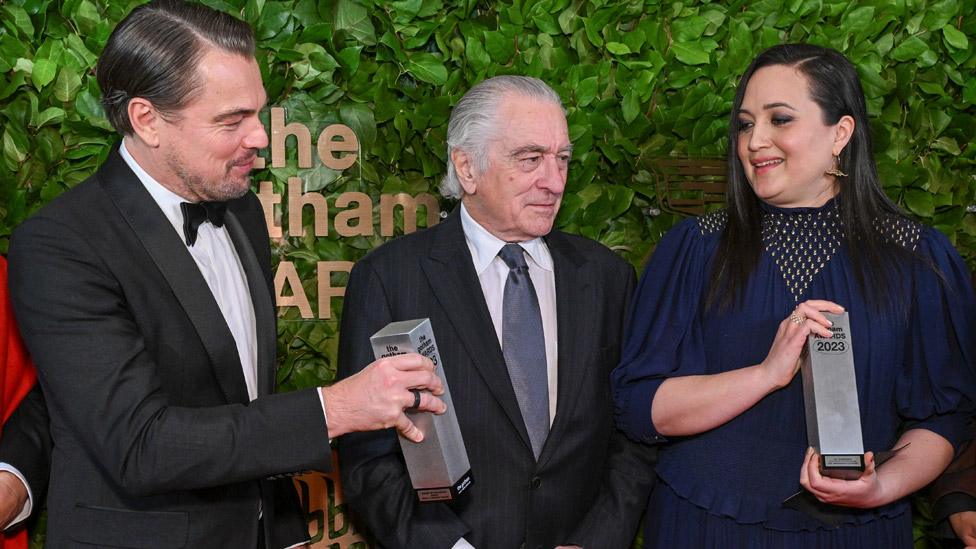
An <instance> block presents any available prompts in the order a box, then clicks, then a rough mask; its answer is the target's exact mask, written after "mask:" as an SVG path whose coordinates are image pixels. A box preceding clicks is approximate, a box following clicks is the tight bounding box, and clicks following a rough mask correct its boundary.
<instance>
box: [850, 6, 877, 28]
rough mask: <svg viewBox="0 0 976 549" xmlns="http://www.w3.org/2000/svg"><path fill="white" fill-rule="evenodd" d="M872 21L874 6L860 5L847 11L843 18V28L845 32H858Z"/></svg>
mask: <svg viewBox="0 0 976 549" xmlns="http://www.w3.org/2000/svg"><path fill="white" fill-rule="evenodd" d="M873 22H874V6H862V7H860V8H855V9H853V10H851V11H850V12H848V14H847V15H846V16H845V17H844V20H843V23H842V25H843V29H844V32H847V33H851V34H854V33H858V32H861V31H864V30H865V29H867V28H868V27H869V26H870V25H871V23H873Z"/></svg>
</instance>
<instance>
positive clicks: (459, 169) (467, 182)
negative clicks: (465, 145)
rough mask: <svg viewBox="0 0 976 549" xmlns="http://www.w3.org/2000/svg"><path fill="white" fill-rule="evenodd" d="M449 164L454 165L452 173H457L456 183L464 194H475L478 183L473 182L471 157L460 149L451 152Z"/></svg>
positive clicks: (473, 174) (473, 173)
mask: <svg viewBox="0 0 976 549" xmlns="http://www.w3.org/2000/svg"><path fill="white" fill-rule="evenodd" d="M451 162H453V163H454V172H455V173H457V176H458V181H460V182H461V188H463V189H464V193H465V194H475V191H477V190H478V183H477V182H476V181H475V172H474V162H473V161H472V158H471V155H469V154H468V153H467V152H465V151H462V150H460V149H454V150H453V151H451Z"/></svg>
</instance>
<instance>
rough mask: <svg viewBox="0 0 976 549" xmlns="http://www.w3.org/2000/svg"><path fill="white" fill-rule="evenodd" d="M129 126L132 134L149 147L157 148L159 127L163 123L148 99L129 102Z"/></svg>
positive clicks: (135, 98)
mask: <svg viewBox="0 0 976 549" xmlns="http://www.w3.org/2000/svg"><path fill="white" fill-rule="evenodd" d="M128 111H129V124H131V125H132V132H133V133H134V134H135V135H136V136H137V137H138V138H139V140H140V141H142V142H144V143H145V144H146V145H147V146H149V147H153V148H155V147H158V146H159V130H160V125H161V124H162V123H163V122H164V120H163V119H162V117H161V116H160V114H159V111H157V110H156V107H155V106H153V104H152V103H151V102H149V100H148V99H144V98H142V97H133V98H132V99H130V100H129V106H128Z"/></svg>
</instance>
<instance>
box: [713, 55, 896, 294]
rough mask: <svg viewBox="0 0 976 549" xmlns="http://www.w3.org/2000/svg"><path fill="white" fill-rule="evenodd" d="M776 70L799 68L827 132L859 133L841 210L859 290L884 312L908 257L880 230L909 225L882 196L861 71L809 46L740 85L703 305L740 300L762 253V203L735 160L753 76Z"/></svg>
mask: <svg viewBox="0 0 976 549" xmlns="http://www.w3.org/2000/svg"><path fill="white" fill-rule="evenodd" d="M774 65H782V66H787V67H794V68H796V70H797V71H799V72H800V73H801V74H803V75H804V76H805V77H806V79H807V84H808V86H809V90H808V91H809V94H810V98H811V99H813V101H814V102H815V103H816V104H817V105H818V106H819V107H820V109H821V110H822V111H823V122H824V124H828V125H832V124H836V123H837V122H838V121H839V120H840V119H841V117H843V116H850V117H851V118H853V119H854V133H853V135H852V136H851V139H850V141H849V142H848V143H847V146H846V147H844V150H843V151H842V152H841V154H840V159H839V167H840V169H841V170H842V171H844V172H846V173H847V174H848V177H846V178H844V180H843V182H842V183H841V184H840V192H839V194H838V196H837V208H838V213H839V215H840V220H841V224H842V226H843V231H844V236H845V243H846V246H847V255H848V257H850V259H851V264H852V267H853V271H854V274H855V277H856V279H857V282H858V285H859V286H860V288H861V290H862V291H863V293H864V294H866V297H867V301H868V303H871V304H872V305H874V306H879V305H881V304H882V303H883V302H884V301H885V298H886V297H888V293H889V290H890V289H892V284H893V283H894V281H892V280H891V278H890V273H891V272H892V269H896V268H897V267H896V262H897V260H896V259H895V258H898V257H903V256H904V255H905V250H904V249H903V248H901V247H900V246H898V245H897V244H894V243H893V242H891V241H890V240H889V239H888V238H886V237H885V236H884V235H883V234H881V232H880V231H879V224H883V223H882V222H884V221H889V222H890V221H892V220H898V219H902V220H905V219H907V217H906V216H905V214H904V213H903V212H902V211H901V209H900V208H898V206H896V205H895V204H894V203H893V202H892V201H891V200H890V199H889V198H888V196H887V195H885V193H884V190H882V188H881V184H880V182H879V180H878V171H877V169H876V168H875V164H874V157H873V151H872V145H871V131H870V122H869V120H868V114H867V107H866V104H865V100H864V91H863V89H862V88H861V80H860V78H859V77H858V75H857V70H856V69H855V68H854V65H852V64H851V62H850V61H848V60H847V58H846V57H844V56H843V55H842V54H841V53H840V52H837V51H835V50H832V49H830V48H824V47H820V46H814V45H812V44H780V45H778V46H773V47H772V48H769V49H768V50H766V51H764V52H762V53H760V54H759V56H758V57H756V59H755V60H753V62H752V64H751V65H749V68H748V69H746V72H745V74H743V75H742V79H741V80H740V81H739V86H738V88H737V89H736V92H735V100H734V101H733V103H732V118H731V121H730V123H729V150H728V186H727V188H726V203H727V206H728V222H727V224H726V226H725V229H724V230H723V232H722V237H721V240H720V242H719V247H718V250H717V252H716V256H715V263H714V265H713V268H712V274H711V280H710V285H709V292H708V299H707V300H706V304H707V306H712V305H716V304H718V305H720V306H723V307H726V306H731V305H732V304H733V302H735V301H737V300H738V299H741V298H742V295H743V289H744V288H745V285H746V283H747V281H748V279H749V276H750V275H751V274H752V272H753V270H754V269H755V268H756V265H758V263H759V257H760V255H761V253H762V246H763V241H762V227H761V218H762V215H761V210H760V206H759V198H758V197H757V196H756V194H755V192H753V190H752V187H751V186H750V185H749V181H748V180H747V179H746V176H745V171H744V169H743V167H742V164H741V162H740V161H739V156H738V140H739V131H740V128H739V116H738V114H739V109H740V108H741V107H742V100H743V97H744V96H745V92H746V86H747V85H748V84H749V80H750V79H751V78H752V75H753V74H755V72H756V71H757V70H759V69H761V68H763V67H768V66H774ZM886 274H887V275H889V276H886ZM868 281H870V283H868Z"/></svg>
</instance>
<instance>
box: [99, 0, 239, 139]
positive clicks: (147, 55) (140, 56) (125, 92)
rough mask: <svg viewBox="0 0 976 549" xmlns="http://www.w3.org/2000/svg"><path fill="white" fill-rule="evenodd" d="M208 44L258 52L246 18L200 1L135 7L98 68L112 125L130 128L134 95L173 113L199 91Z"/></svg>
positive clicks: (170, 0)
mask: <svg viewBox="0 0 976 549" xmlns="http://www.w3.org/2000/svg"><path fill="white" fill-rule="evenodd" d="M209 48H220V49H223V50H226V51H228V52H232V53H237V54H240V55H242V56H245V57H254V34H253V32H252V31H251V27H250V26H248V24H247V23H245V22H243V21H241V20H239V19H235V18H234V17H233V16H231V15H228V14H226V13H223V12H220V11H217V10H213V9H211V8H208V7H206V6H203V5H199V4H188V3H185V2H181V1H178V0H158V1H155V2H150V3H148V4H144V5H142V6H139V7H137V8H135V9H134V10H132V12H130V13H129V15H128V16H126V18H125V19H123V20H122V21H121V22H120V23H119V24H118V26H117V27H115V30H114V31H112V35H111V36H110V37H109V39H108V43H107V44H106V45H105V50H104V51H102V54H101V56H100V57H99V58H98V65H97V67H96V68H95V73H96V76H97V78H98V86H99V87H100V88H101V90H102V106H103V107H104V108H105V114H106V116H107V117H108V120H109V122H111V124H112V126H113V127H114V128H115V129H116V130H117V131H118V132H119V133H121V134H123V135H129V134H131V133H132V124H131V123H130V121H129V114H128V107H129V101H130V100H131V99H132V98H133V97H142V98H143V99H147V100H148V101H150V102H151V103H152V104H153V106H154V107H156V109H157V110H158V111H159V112H160V114H161V115H162V116H164V117H175V116H176V115H177V113H178V112H179V111H180V110H181V109H182V108H183V107H185V106H186V105H187V104H188V103H189V102H190V101H192V100H193V99H194V98H195V97H196V94H197V93H198V92H199V75H198V74H197V65H198V64H199V62H200V59H201V58H202V57H203V56H204V54H206V53H207V51H208V49H209Z"/></svg>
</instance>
